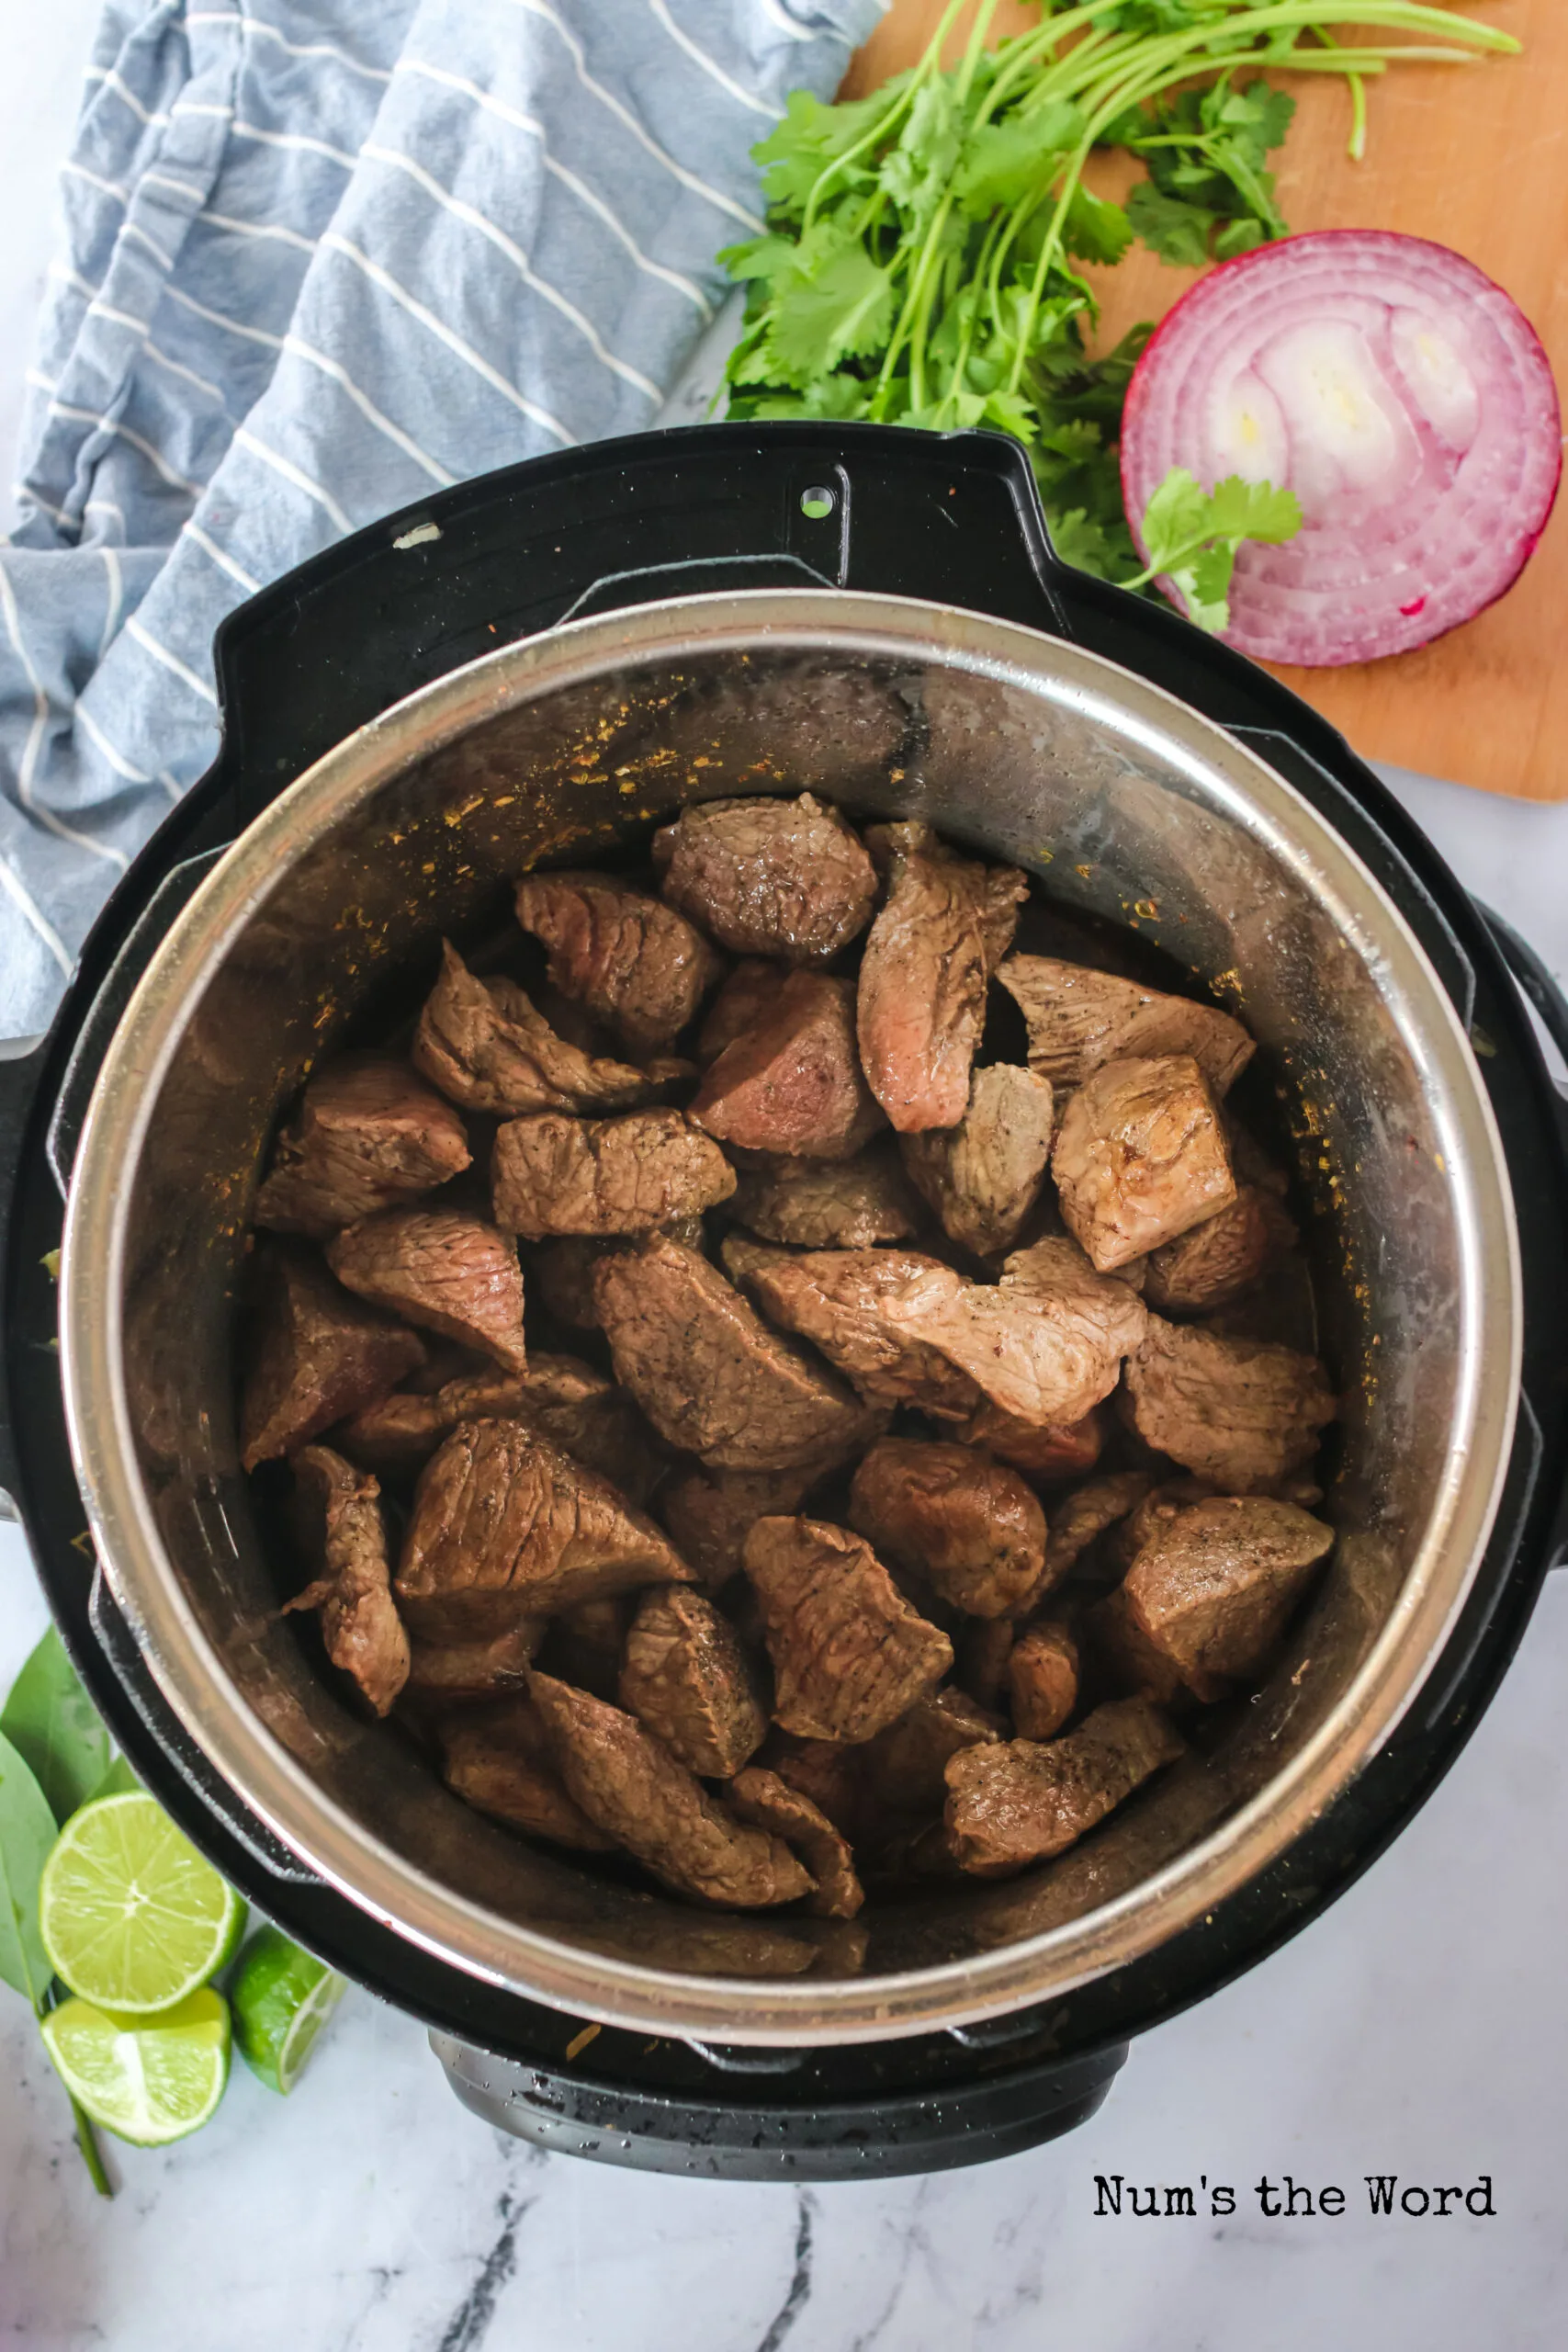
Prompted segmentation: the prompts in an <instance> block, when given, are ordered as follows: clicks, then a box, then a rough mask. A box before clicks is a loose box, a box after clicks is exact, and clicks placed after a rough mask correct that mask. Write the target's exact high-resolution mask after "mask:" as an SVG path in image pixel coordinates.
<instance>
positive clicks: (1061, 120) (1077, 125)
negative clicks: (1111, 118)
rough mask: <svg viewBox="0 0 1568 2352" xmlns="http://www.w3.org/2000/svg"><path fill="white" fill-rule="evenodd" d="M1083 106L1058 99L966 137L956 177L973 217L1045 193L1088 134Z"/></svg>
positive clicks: (1009, 207)
mask: <svg viewBox="0 0 1568 2352" xmlns="http://www.w3.org/2000/svg"><path fill="white" fill-rule="evenodd" d="M1083 132H1084V119H1083V117H1082V115H1081V114H1080V113H1079V112H1078V110H1077V107H1075V106H1069V105H1068V104H1067V102H1066V99H1062V98H1054V99H1051V100H1050V101H1049V102H1048V103H1047V104H1046V105H1044V106H1043V107H1038V108H1036V110H1035V111H1034V112H1033V113H1032V114H1026V115H1020V114H1011V115H1008V116H1007V117H1006V118H1005V119H1003V120H1002V121H1000V122H987V123H983V124H982V125H981V126H980V128H979V130H976V131H973V132H971V134H970V136H969V137H968V138H967V139H966V140H965V141H964V152H963V155H962V158H961V160H960V162H959V165H958V170H957V173H956V175H955V176H954V179H953V191H954V194H955V195H956V197H957V199H958V203H959V206H960V208H961V209H962V210H963V211H964V213H965V214H966V215H967V217H968V218H969V219H970V220H984V219H985V218H986V216H987V214H988V213H991V212H994V211H996V210H998V209H1004V210H1007V211H1012V210H1014V209H1016V208H1017V207H1018V206H1019V205H1021V204H1022V203H1024V202H1025V201H1026V200H1027V199H1028V198H1030V197H1032V196H1037V195H1039V194H1041V193H1043V190H1044V189H1045V187H1047V186H1048V185H1049V183H1050V181H1051V180H1052V178H1053V177H1054V176H1055V173H1056V172H1057V171H1058V170H1059V169H1060V168H1061V166H1062V164H1064V163H1065V162H1066V158H1067V156H1068V155H1069V154H1070V153H1072V151H1073V149H1074V148H1075V147H1076V146H1077V143H1078V141H1079V140H1080V139H1081V138H1082V137H1083Z"/></svg>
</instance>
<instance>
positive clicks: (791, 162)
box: [751, 75, 908, 212]
mask: <svg viewBox="0 0 1568 2352" xmlns="http://www.w3.org/2000/svg"><path fill="white" fill-rule="evenodd" d="M907 78H908V77H907V76H905V75H900V76H899V77H898V79H897V82H888V83H886V84H884V85H883V87H882V88H881V89H880V90H878V91H877V92H876V94H875V96H874V97H869V98H861V99H859V100H857V101H855V102H853V103H852V104H849V105H845V106H825V105H824V104H823V102H822V100H821V99H820V98H818V97H814V96H812V94H811V92H810V91H809V90H792V91H791V92H790V94H789V97H788V99H787V101H786V103H785V106H784V119H783V120H782V121H781V122H777V123H775V124H774V125H773V130H770V131H769V133H768V135H767V137H766V138H765V139H760V140H759V141H758V142H757V144H756V145H755V147H753V148H752V150H751V160H752V162H753V163H754V164H757V165H758V166H759V167H760V169H761V174H762V192H763V195H764V196H765V197H766V198H767V200H768V203H769V205H770V207H772V208H774V209H777V210H780V211H784V212H798V211H801V210H803V209H804V208H805V205H806V202H807V198H808V197H809V196H810V194H811V191H812V189H813V188H814V187H816V185H817V183H818V179H819V178H820V177H821V175H822V174H823V172H824V171H825V170H826V168H827V166H828V165H829V164H831V163H835V162H837V160H838V158H839V157H840V155H844V154H847V153H848V152H849V150H850V149H851V148H852V146H853V145H854V144H855V142H856V141H857V140H859V139H860V138H861V136H862V135H863V132H865V131H867V130H870V129H871V128H872V126H873V124H874V122H875V121H876V119H877V118H878V117H879V116H881V115H885V114H887V113H890V112H891V111H892V107H893V105H894V103H895V102H896V100H897V96H898V93H899V90H900V89H901V87H902V85H903V83H904V81H905V80H906V79H907Z"/></svg>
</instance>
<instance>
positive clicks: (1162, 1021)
mask: <svg viewBox="0 0 1568 2352" xmlns="http://www.w3.org/2000/svg"><path fill="white" fill-rule="evenodd" d="M997 978H998V980H1000V982H1001V984H1002V986H1003V988H1004V989H1007V991H1008V993H1009V995H1010V996H1011V997H1013V998H1014V999H1015V1000H1016V1001H1017V1003H1018V1005H1019V1008H1020V1010H1021V1012H1022V1014H1023V1017H1024V1020H1025V1022H1026V1023H1028V1026H1029V1067H1030V1069H1034V1070H1038V1071H1039V1073H1040V1075H1041V1077H1042V1078H1048V1079H1050V1080H1052V1082H1053V1084H1055V1085H1056V1086H1081V1085H1082V1084H1083V1082H1084V1080H1085V1079H1087V1078H1089V1077H1092V1075H1093V1073H1094V1072H1095V1071H1096V1070H1097V1069H1100V1065H1101V1063H1103V1062H1109V1061H1118V1060H1120V1059H1121V1058H1122V1057H1123V1056H1124V1055H1127V1054H1136V1055H1149V1054H1156V1055H1157V1054H1190V1055H1191V1057H1192V1058H1193V1060H1194V1061H1195V1062H1197V1064H1198V1066H1199V1068H1200V1069H1201V1070H1202V1072H1203V1075H1204V1077H1205V1078H1206V1079H1207V1080H1208V1081H1209V1083H1210V1085H1211V1086H1212V1087H1213V1090H1214V1092H1215V1093H1216V1094H1224V1092H1225V1091H1226V1090H1227V1088H1228V1087H1229V1086H1230V1084H1231V1082H1232V1080H1234V1079H1236V1078H1238V1077H1239V1076H1240V1075H1241V1072H1242V1071H1243V1070H1244V1069H1246V1068H1247V1063H1248V1062H1249V1061H1250V1060H1251V1059H1252V1054H1253V1045H1252V1039H1251V1038H1250V1037H1249V1036H1248V1035H1247V1032H1246V1030H1245V1029H1244V1028H1243V1027H1242V1025H1241V1023H1240V1022H1239V1021H1233V1020H1232V1019H1231V1017H1230V1014H1229V1013H1228V1012H1219V1011H1218V1010H1217V1008H1216V1007H1215V1006H1213V1005H1212V1004H1193V1003H1191V1002H1190V1001H1189V999H1188V998H1186V997H1184V996H1163V995H1162V994H1161V993H1160V991H1159V990H1158V989H1146V988H1144V987H1142V986H1141V985H1140V984H1139V983H1138V982H1136V981H1134V980H1119V979H1117V978H1114V977H1113V976H1112V974H1111V973H1110V972H1093V971H1090V970H1089V968H1088V967H1087V966H1085V965H1082V964H1062V963H1058V962H1057V961H1056V959H1055V956H1010V957H1009V959H1008V961H1007V962H1006V963H1005V964H1004V965H1003V966H1002V967H1001V969H1000V971H999V972H998V974H997Z"/></svg>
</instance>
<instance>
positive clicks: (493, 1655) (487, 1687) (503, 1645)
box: [403, 1617, 548, 1709]
mask: <svg viewBox="0 0 1568 2352" xmlns="http://www.w3.org/2000/svg"><path fill="white" fill-rule="evenodd" d="M547 1622H548V1621H547V1619H546V1618H544V1617H520V1618H519V1619H518V1621H517V1623H516V1624H515V1625H513V1626H511V1627H509V1628H508V1630H507V1631H506V1632H505V1633H504V1634H494V1635H493V1636H491V1639H489V1640H488V1641H481V1642H415V1643H414V1644H413V1645H412V1650H411V1654H410V1659H409V1679H408V1680H407V1682H406V1683H405V1684H404V1686H403V1698H404V1701H405V1702H407V1701H409V1700H423V1701H424V1702H427V1704H428V1705H429V1706H430V1707H432V1708H440V1709H445V1708H446V1707H448V1706H466V1705H469V1704H472V1703H476V1702H480V1701H483V1700H486V1699H503V1698H506V1697H507V1696H509V1695H510V1694H511V1693H513V1692H514V1691H521V1690H522V1689H523V1687H524V1682H525V1677H526V1675H527V1672H528V1668H529V1667H530V1666H531V1665H532V1664H533V1661H534V1655H535V1652H536V1650H537V1649H538V1646H539V1644H540V1643H541V1642H542V1641H543V1640H544V1637H545V1627H546V1624H547Z"/></svg>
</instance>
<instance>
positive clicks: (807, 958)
mask: <svg viewBox="0 0 1568 2352" xmlns="http://www.w3.org/2000/svg"><path fill="white" fill-rule="evenodd" d="M653 862H654V864H655V865H656V866H658V867H659V868H660V871H661V872H662V874H663V876H664V896H665V898H666V899H668V900H669V901H670V904H671V906H672V907H679V908H680V910H681V911H682V914H687V915H690V916H691V918H692V920H693V922H699V923H701V925H702V927H703V929H704V930H705V932H706V933H707V934H708V936H709V937H710V938H712V939H716V940H717V942H718V944H719V945H720V946H721V947H728V948H729V949H730V950H731V951H732V953H733V954H735V955H737V956H783V958H784V962H785V963H786V964H815V963H821V962H824V961H825V960H826V959H827V957H828V956H832V955H835V954H836V953H837V951H838V950H839V949H840V947H843V946H845V945H847V944H848V943H849V942H850V941H851V940H852V939H855V938H858V936H859V934H860V933H862V932H863V930H864V929H865V927H866V924H867V923H868V922H870V920H871V909H872V902H873V900H874V899H875V897H876V871H875V868H874V866H873V865H872V862H871V860H870V858H869V857H868V856H867V855H866V854H865V851H864V850H863V848H862V846H861V843H860V840H859V838H858V836H857V835H856V834H855V833H853V832H852V831H851V829H850V827H849V826H848V825H847V824H846V823H845V822H844V820H843V819H842V817H840V814H839V812H838V810H837V809H827V808H824V807H823V806H822V804H821V802H820V801H818V800H813V798H812V797H811V795H810V793H809V792H803V793H802V794H801V796H800V798H799V799H798V800H764V799H761V798H755V799H750V800H707V801H694V802H693V803H692V804H691V805H690V806H689V807H687V808H685V809H682V811H681V814H680V816H679V817H678V818H677V819H676V820H675V822H674V823H673V824H672V825H666V826H665V828H664V830H663V831H662V832H661V833H656V834H655V836H654V841H653Z"/></svg>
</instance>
